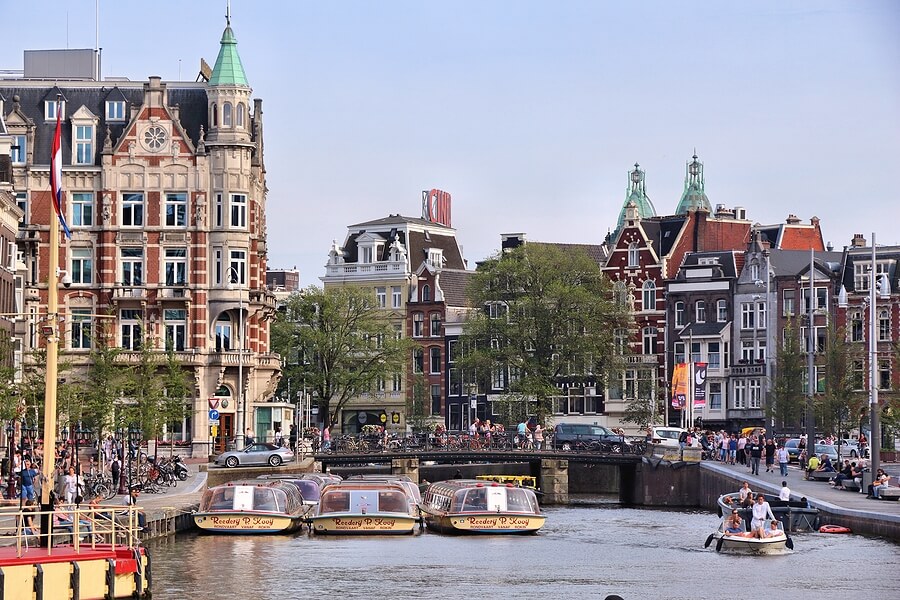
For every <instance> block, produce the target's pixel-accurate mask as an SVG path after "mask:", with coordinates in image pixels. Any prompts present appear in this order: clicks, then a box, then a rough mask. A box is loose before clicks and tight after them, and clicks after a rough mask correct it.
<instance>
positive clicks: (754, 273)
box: [750, 261, 759, 281]
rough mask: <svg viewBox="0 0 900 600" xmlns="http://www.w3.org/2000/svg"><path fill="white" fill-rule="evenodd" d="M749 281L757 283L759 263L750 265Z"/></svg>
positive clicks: (754, 262)
mask: <svg viewBox="0 0 900 600" xmlns="http://www.w3.org/2000/svg"><path fill="white" fill-rule="evenodd" d="M750 279H752V280H753V281H759V263H758V262H756V261H753V262H752V263H750Z"/></svg>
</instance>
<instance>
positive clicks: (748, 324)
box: [741, 302, 756, 329]
mask: <svg viewBox="0 0 900 600" xmlns="http://www.w3.org/2000/svg"><path fill="white" fill-rule="evenodd" d="M755 319H756V311H755V310H754V306H753V303H752V302H742V303H741V329H753V328H754V327H756V320H755Z"/></svg>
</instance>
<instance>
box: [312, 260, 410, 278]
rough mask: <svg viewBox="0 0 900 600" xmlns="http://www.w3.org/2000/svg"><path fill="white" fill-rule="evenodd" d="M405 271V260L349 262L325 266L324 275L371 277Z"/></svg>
mask: <svg viewBox="0 0 900 600" xmlns="http://www.w3.org/2000/svg"><path fill="white" fill-rule="evenodd" d="M404 273H406V261H393V262H375V263H349V264H343V265H328V266H327V267H326V268H325V277H326V278H327V277H360V278H362V277H371V276H372V275H382V274H398V275H399V274H404Z"/></svg>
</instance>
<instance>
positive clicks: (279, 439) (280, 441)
mask: <svg viewBox="0 0 900 600" xmlns="http://www.w3.org/2000/svg"><path fill="white" fill-rule="evenodd" d="M275 445H276V446H278V447H279V448H281V446H282V445H284V434H283V433H281V425H277V426H276V427H275Z"/></svg>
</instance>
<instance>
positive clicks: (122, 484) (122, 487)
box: [116, 426, 128, 494]
mask: <svg viewBox="0 0 900 600" xmlns="http://www.w3.org/2000/svg"><path fill="white" fill-rule="evenodd" d="M127 434H128V430H127V429H125V427H124V426H123V427H119V429H118V430H116V439H117V440H118V441H119V443H120V444H121V445H122V451H121V452H119V491H118V493H119V494H127V493H128V488H127V487H126V483H127V481H126V479H125V437H126V435H127Z"/></svg>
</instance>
